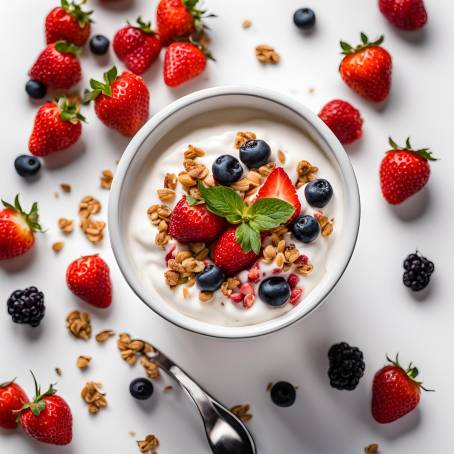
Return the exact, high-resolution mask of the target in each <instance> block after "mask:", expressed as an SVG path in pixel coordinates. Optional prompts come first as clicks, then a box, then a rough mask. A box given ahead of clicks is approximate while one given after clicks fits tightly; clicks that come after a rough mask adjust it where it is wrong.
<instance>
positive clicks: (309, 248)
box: [125, 109, 344, 326]
mask: <svg viewBox="0 0 454 454" xmlns="http://www.w3.org/2000/svg"><path fill="white" fill-rule="evenodd" d="M239 131H252V132H254V133H255V134H256V136H257V138H258V139H262V140H265V141H266V142H267V143H268V144H269V145H270V147H271V157H270V161H274V162H276V165H277V166H280V167H283V168H284V170H285V171H286V172H287V174H288V175H289V177H290V179H291V180H292V182H295V181H296V180H297V170H296V168H297V163H298V162H299V161H301V160H303V159H304V160H307V161H309V162H310V163H311V164H312V165H314V166H316V167H318V168H319V171H318V174H317V176H318V178H325V179H327V180H328V181H329V182H330V183H331V185H332V187H333V190H334V194H333V197H332V199H331V200H330V202H329V203H328V205H326V206H325V207H324V208H323V213H324V214H326V215H327V216H329V217H330V218H334V220H335V222H334V232H333V234H332V235H331V236H329V237H323V236H321V235H320V236H319V237H318V238H317V239H316V240H315V241H314V242H313V243H309V244H304V243H302V242H300V241H298V240H297V239H296V238H294V237H292V238H291V239H290V233H288V234H287V238H286V239H287V243H289V242H291V243H294V244H295V245H296V247H297V248H298V249H299V251H300V252H301V253H302V254H305V255H306V256H308V258H309V261H310V263H311V264H313V266H314V269H313V271H312V273H310V274H309V275H308V276H304V277H303V276H299V277H300V282H299V284H298V285H299V287H301V288H302V289H303V297H302V300H301V301H300V303H299V304H304V302H305V298H306V297H307V296H308V294H309V293H310V292H311V290H312V289H313V288H314V287H315V286H316V285H317V284H318V283H319V282H320V281H321V279H322V278H323V276H324V274H325V271H326V269H327V267H328V266H329V261H330V249H331V246H332V243H333V242H334V241H336V237H338V236H339V235H341V234H342V224H343V222H342V221H343V215H344V206H343V201H344V196H343V193H342V184H341V180H340V177H339V174H338V173H337V171H336V169H335V166H334V164H333V163H332V162H331V161H330V158H329V157H328V156H327V155H326V154H325V153H324V152H323V151H322V150H321V149H320V147H319V146H318V145H317V144H315V143H314V142H313V141H312V139H311V138H310V137H309V136H308V135H307V134H306V133H305V132H304V131H303V130H302V129H299V128H297V127H295V126H293V125H291V124H289V123H286V122H283V121H281V120H280V119H279V118H274V117H272V116H270V115H267V114H264V113H262V112H259V111H253V110H251V111H248V110H244V109H242V110H241V111H240V112H238V111H233V110H223V111H216V112H210V113H209V114H203V115H201V116H200V117H197V118H194V119H191V120H189V121H187V122H185V123H183V124H182V125H180V126H179V127H178V128H177V129H176V130H173V131H172V132H171V133H170V134H168V135H167V136H166V137H165V138H164V139H162V140H161V141H160V142H159V143H158V144H157V145H156V146H155V147H154V149H153V150H152V152H151V151H150V156H149V158H148V159H147V161H146V163H145V164H144V166H143V169H142V171H141V174H140V176H139V178H137V181H136V187H135V197H134V198H132V200H131V201H130V203H131V206H130V216H129V219H128V224H127V225H128V227H127V238H126V239H125V241H126V242H127V248H128V250H129V253H130V256H131V258H132V261H133V263H134V264H135V266H136V267H137V272H138V274H139V276H140V278H141V279H142V281H143V283H144V285H145V287H147V288H149V289H154V290H155V292H157V294H159V296H160V299H161V301H160V304H168V305H171V306H172V307H173V308H174V309H175V310H176V311H178V312H180V313H183V314H185V315H187V316H189V317H192V318H195V319H198V320H201V321H204V322H206V323H210V324H216V325H222V326H244V325H253V324H257V323H260V322H264V321H266V320H270V319H273V318H276V317H279V316H281V315H282V314H284V313H286V312H288V311H290V310H292V309H293V308H294V306H293V305H291V304H289V303H287V304H285V305H283V306H280V307H273V306H270V305H267V304H266V303H264V302H263V301H261V300H260V298H259V296H258V284H257V285H256V286H255V287H256V300H255V302H254V304H253V306H252V307H250V308H248V309H246V308H244V307H243V305H242V304H241V303H240V304H238V303H234V302H232V301H231V300H230V299H229V298H228V297H226V296H225V295H223V294H222V292H221V291H217V292H216V293H215V296H214V298H213V299H212V300H211V301H210V302H208V303H202V302H201V301H200V300H199V290H198V288H197V286H196V285H194V286H193V287H191V288H188V290H186V291H185V292H186V293H187V295H186V297H184V296H183V288H184V285H179V286H177V287H175V288H173V289H171V288H169V287H168V285H167V284H166V281H165V278H164V272H165V271H166V269H167V266H166V261H165V256H166V254H167V252H168V251H169V250H170V249H171V248H172V247H173V245H175V243H176V241H175V240H172V241H171V242H170V243H169V244H167V245H166V246H165V248H164V249H163V248H161V247H158V246H156V245H155V244H154V238H155V236H156V233H157V229H156V227H155V226H154V225H152V224H151V222H150V220H149V218H148V216H147V209H148V208H149V207H150V205H153V204H161V203H162V202H161V201H160V200H159V198H158V196H157V193H156V190H157V189H159V188H163V181H164V177H165V175H166V173H175V174H176V175H178V174H179V172H181V171H182V170H183V159H184V158H183V155H184V152H185V150H187V148H188V145H189V144H191V145H193V146H194V147H198V148H201V149H202V150H204V151H205V156H203V157H201V158H198V161H199V162H201V163H203V164H205V165H206V166H207V167H208V168H209V169H210V171H211V166H212V163H213V161H214V160H215V159H216V158H217V157H218V156H220V155H222V154H231V155H233V156H235V157H237V158H239V150H237V149H236V148H235V147H234V141H235V137H236V134H237V132H239ZM278 150H282V151H283V152H284V154H285V163H284V164H281V163H280V162H279V161H278V157H277V151H278ZM246 173H247V169H246V168H245V174H246ZM304 187H305V186H302V187H301V188H299V189H298V190H297V192H298V197H299V199H300V202H301V205H302V210H301V214H312V215H313V214H314V213H315V211H317V209H314V208H312V207H310V206H309V205H308V203H307V202H306V199H305V196H304ZM176 192H177V196H176V198H175V201H174V202H172V203H170V204H169V206H170V207H171V208H173V207H174V206H175V205H176V203H177V202H178V201H179V200H180V199H181V197H182V196H183V195H185V194H186V192H185V191H184V189H183V187H182V186H181V185H180V184H178V185H177V188H176ZM177 249H178V250H182V249H185V246H184V245H181V244H178V247H177ZM259 266H260V271H261V272H262V278H261V279H263V278H265V277H268V276H270V275H272V273H273V270H275V269H276V265H275V264H274V263H271V264H266V263H264V262H263V261H261V260H260V261H259ZM290 272H292V271H291V270H290V271H289V272H287V273H282V274H281V275H282V276H284V277H285V276H286V274H289V273H290ZM238 277H239V278H240V280H241V281H242V282H247V271H243V272H241V273H240V274H239V275H238Z"/></svg>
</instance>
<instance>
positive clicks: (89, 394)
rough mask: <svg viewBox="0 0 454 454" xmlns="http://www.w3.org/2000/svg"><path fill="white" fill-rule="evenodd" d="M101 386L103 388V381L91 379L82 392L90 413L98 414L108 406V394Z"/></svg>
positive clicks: (81, 394) (81, 395)
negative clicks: (101, 389)
mask: <svg viewBox="0 0 454 454" xmlns="http://www.w3.org/2000/svg"><path fill="white" fill-rule="evenodd" d="M100 388H102V384H101V383H96V382H93V381H89V382H87V383H86V384H85V386H84V387H83V388H82V391H81V392H80V397H81V398H82V399H83V400H84V401H85V402H86V403H87V404H88V412H89V413H90V414H96V413H98V412H99V410H101V409H103V408H105V407H107V399H106V395H105V393H102V392H101V391H100Z"/></svg>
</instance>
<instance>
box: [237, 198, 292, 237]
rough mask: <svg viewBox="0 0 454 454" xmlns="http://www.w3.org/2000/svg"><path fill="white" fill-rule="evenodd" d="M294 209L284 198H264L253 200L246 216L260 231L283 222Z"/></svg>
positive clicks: (289, 216) (272, 227)
mask: <svg viewBox="0 0 454 454" xmlns="http://www.w3.org/2000/svg"><path fill="white" fill-rule="evenodd" d="M294 211H295V208H294V207H293V206H292V205H291V204H290V203H288V202H285V201H284V200H281V199H275V198H264V199H258V200H257V201H256V202H254V204H253V205H252V206H251V207H250V208H249V211H248V212H247V215H246V216H247V218H248V219H250V224H251V226H252V227H253V228H254V229H255V230H258V231H262V230H270V229H274V228H275V227H278V226H279V225H281V224H285V223H286V222H287V221H288V220H289V219H290V218H291V216H292V214H293V212H294Z"/></svg>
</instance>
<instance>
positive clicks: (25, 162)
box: [14, 154, 41, 177]
mask: <svg viewBox="0 0 454 454" xmlns="http://www.w3.org/2000/svg"><path fill="white" fill-rule="evenodd" d="M14 167H15V168H16V172H17V173H18V174H19V175H20V176H21V177H32V176H34V175H36V174H37V173H38V172H39V170H40V169H41V162H39V159H38V158H37V157H35V156H30V155H28V154H21V155H20V156H18V157H17V158H16V160H15V161H14Z"/></svg>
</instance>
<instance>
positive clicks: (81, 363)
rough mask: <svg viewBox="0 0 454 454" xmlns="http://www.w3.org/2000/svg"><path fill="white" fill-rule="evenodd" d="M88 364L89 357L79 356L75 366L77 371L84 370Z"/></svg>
mask: <svg viewBox="0 0 454 454" xmlns="http://www.w3.org/2000/svg"><path fill="white" fill-rule="evenodd" d="M90 362H91V356H87V355H80V356H79V357H78V358H77V361H76V366H77V367H78V368H79V369H86V368H87V367H88V365H89V364H90Z"/></svg>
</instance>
